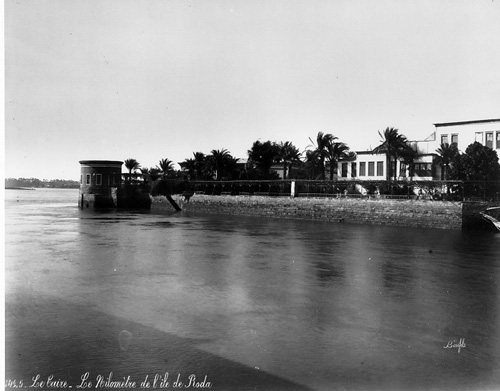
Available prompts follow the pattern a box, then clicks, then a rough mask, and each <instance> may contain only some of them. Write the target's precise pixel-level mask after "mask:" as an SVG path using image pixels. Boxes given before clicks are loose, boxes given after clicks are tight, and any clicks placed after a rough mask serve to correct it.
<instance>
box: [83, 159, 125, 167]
mask: <svg viewBox="0 0 500 391" xmlns="http://www.w3.org/2000/svg"><path fill="white" fill-rule="evenodd" d="M79 163H80V164H84V165H86V166H103V165H112V166H118V165H120V166H121V165H122V164H123V162H122V161H120V160H80V161H79Z"/></svg>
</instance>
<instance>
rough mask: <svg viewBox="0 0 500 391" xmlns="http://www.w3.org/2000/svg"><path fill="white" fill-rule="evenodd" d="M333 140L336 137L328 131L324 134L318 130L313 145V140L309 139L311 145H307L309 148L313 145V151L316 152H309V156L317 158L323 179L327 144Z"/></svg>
mask: <svg viewBox="0 0 500 391" xmlns="http://www.w3.org/2000/svg"><path fill="white" fill-rule="evenodd" d="M309 140H311V139H309ZM335 140H337V137H335V136H333V135H332V134H330V133H327V134H324V133H323V132H318V135H317V136H316V145H314V142H313V141H312V140H311V142H312V145H311V146H309V148H310V147H314V151H315V152H316V153H315V154H309V158H313V157H316V159H318V165H319V170H320V175H321V179H325V160H326V159H327V157H328V145H330V144H331V143H332V142H334V141H335Z"/></svg>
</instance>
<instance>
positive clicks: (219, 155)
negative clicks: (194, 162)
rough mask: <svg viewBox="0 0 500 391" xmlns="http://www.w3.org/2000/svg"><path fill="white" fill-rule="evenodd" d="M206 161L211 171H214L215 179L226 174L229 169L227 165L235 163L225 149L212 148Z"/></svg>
mask: <svg viewBox="0 0 500 391" xmlns="http://www.w3.org/2000/svg"><path fill="white" fill-rule="evenodd" d="M236 160H237V159H236ZM207 161H208V163H209V164H210V166H211V168H212V170H213V172H215V179H216V180H220V179H221V178H222V177H223V176H224V175H226V174H227V173H228V171H229V166H231V165H232V164H233V163H234V164H235V163H236V161H234V158H233V157H232V156H231V154H230V153H229V151H228V150H227V149H213V150H212V152H210V155H208V156H207Z"/></svg>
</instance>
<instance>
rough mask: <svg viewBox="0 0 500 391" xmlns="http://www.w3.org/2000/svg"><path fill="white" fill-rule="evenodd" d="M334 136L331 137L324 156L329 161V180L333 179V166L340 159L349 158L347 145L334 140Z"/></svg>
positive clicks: (334, 166)
mask: <svg viewBox="0 0 500 391" xmlns="http://www.w3.org/2000/svg"><path fill="white" fill-rule="evenodd" d="M334 139H336V137H334V138H332V139H331V140H330V142H329V143H328V145H327V154H326V158H327V160H328V161H329V162H330V180H333V175H334V172H335V168H336V166H337V163H338V161H339V160H340V159H348V158H349V147H348V146H347V144H344V143H341V142H336V141H334Z"/></svg>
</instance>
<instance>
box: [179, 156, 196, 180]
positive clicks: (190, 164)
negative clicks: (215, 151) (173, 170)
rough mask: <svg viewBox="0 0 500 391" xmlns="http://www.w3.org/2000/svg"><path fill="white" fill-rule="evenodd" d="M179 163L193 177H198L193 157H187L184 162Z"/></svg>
mask: <svg viewBox="0 0 500 391" xmlns="http://www.w3.org/2000/svg"><path fill="white" fill-rule="evenodd" d="M179 165H180V166H181V167H182V168H183V169H184V170H186V171H187V173H188V175H189V176H190V177H191V178H193V177H194V178H195V179H197V178H196V161H195V160H194V159H192V158H190V159H185V160H184V161H183V162H181V163H179Z"/></svg>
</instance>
